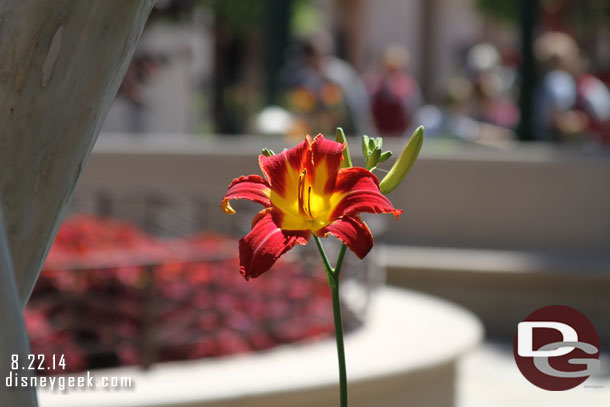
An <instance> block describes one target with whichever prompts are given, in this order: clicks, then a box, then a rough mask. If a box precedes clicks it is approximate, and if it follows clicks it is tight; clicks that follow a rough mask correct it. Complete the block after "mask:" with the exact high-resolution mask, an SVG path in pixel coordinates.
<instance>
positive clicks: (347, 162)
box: [335, 127, 353, 168]
mask: <svg viewBox="0 0 610 407" xmlns="http://www.w3.org/2000/svg"><path fill="white" fill-rule="evenodd" d="M335 140H337V142H338V143H341V144H343V145H344V146H345V148H344V149H343V160H342V161H341V168H351V167H353V165H352V157H351V156H350V154H349V147H348V146H347V139H346V138H345V133H344V132H343V129H342V128H341V127H337V132H336V134H335Z"/></svg>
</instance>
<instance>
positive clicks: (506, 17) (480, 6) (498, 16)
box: [475, 0, 519, 24]
mask: <svg viewBox="0 0 610 407" xmlns="http://www.w3.org/2000/svg"><path fill="white" fill-rule="evenodd" d="M475 7H476V9H477V10H478V11H479V12H480V13H481V14H482V15H484V16H485V17H488V18H489V19H491V20H495V21H498V22H502V23H508V24H516V23H517V19H518V18H519V2H518V1H506V0H477V1H476V4H475Z"/></svg>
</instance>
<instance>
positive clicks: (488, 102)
mask: <svg viewBox="0 0 610 407" xmlns="http://www.w3.org/2000/svg"><path fill="white" fill-rule="evenodd" d="M466 72H467V73H466V75H467V78H468V79H469V81H470V83H471V86H472V88H471V93H470V97H469V99H468V101H467V107H466V114H467V115H468V116H470V117H472V118H473V119H475V120H478V121H482V122H487V123H491V124H495V125H498V126H502V127H511V128H512V127H514V126H515V125H516V124H517V122H518V119H519V113H518V109H517V106H516V104H515V102H514V95H513V94H512V93H513V87H514V83H515V76H516V73H515V69H514V68H513V67H510V66H506V65H504V64H503V63H502V59H501V54H500V52H499V51H498V49H497V48H496V47H495V46H494V45H492V44H490V43H487V42H481V43H478V44H476V45H474V46H473V47H472V48H470V50H469V51H468V53H467V54H466Z"/></svg>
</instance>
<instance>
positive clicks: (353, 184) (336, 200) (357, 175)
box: [330, 167, 402, 219]
mask: <svg viewBox="0 0 610 407" xmlns="http://www.w3.org/2000/svg"><path fill="white" fill-rule="evenodd" d="M331 205H332V207H333V212H332V214H331V216H330V218H331V219H337V218H339V217H341V216H345V215H355V214H358V213H361V212H368V213H392V214H393V215H394V216H396V219H398V216H399V215H400V214H401V213H402V210H400V209H396V208H394V206H393V205H392V203H391V202H390V200H389V199H388V198H386V197H385V196H383V195H382V194H381V192H380V191H379V180H377V177H376V176H375V175H374V174H373V173H371V172H370V171H369V170H367V169H365V168H361V167H354V168H342V169H341V170H340V171H339V176H338V177H337V183H336V186H335V192H334V193H333V196H332V197H331Z"/></svg>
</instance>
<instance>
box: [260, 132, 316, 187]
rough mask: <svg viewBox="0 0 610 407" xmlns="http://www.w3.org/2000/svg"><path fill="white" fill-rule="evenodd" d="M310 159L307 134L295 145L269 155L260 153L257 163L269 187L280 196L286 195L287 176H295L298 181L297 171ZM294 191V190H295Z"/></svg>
mask: <svg viewBox="0 0 610 407" xmlns="http://www.w3.org/2000/svg"><path fill="white" fill-rule="evenodd" d="M308 161H311V139H310V138H309V136H307V138H306V139H305V140H304V141H303V142H302V143H299V144H297V145H296V146H295V147H293V148H291V149H288V150H286V151H283V152H281V153H279V154H276V155H272V156H270V157H267V156H264V155H262V154H261V155H260V156H259V157H258V163H259V165H260V167H261V171H262V172H263V174H264V175H265V178H267V180H268V181H269V184H271V188H273V190H274V191H275V192H277V193H278V194H279V195H281V196H285V195H286V183H287V182H288V181H289V180H288V179H287V177H289V176H293V177H296V178H297V179H296V180H293V181H294V182H297V183H298V177H299V173H300V171H301V170H302V169H303V168H306V163H307V162H308ZM295 193H296V191H295Z"/></svg>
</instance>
